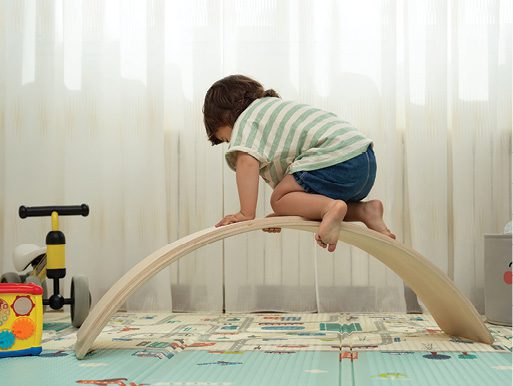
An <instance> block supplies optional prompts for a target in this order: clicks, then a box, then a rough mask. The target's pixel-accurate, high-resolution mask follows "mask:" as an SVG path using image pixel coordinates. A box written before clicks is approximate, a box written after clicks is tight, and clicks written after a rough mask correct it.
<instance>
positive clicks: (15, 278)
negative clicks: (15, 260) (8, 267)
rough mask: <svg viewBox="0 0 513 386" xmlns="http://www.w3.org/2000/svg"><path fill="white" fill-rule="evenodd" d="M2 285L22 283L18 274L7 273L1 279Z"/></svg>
mask: <svg viewBox="0 0 513 386" xmlns="http://www.w3.org/2000/svg"><path fill="white" fill-rule="evenodd" d="M0 282H2V283H21V277H20V275H18V274H17V273H16V272H6V273H4V274H3V275H2V278H1V279H0Z"/></svg>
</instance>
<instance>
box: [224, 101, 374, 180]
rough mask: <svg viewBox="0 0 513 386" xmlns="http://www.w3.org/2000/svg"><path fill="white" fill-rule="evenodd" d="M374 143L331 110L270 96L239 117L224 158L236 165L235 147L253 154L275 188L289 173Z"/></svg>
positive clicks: (358, 151) (339, 158) (349, 154)
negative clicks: (327, 110)
mask: <svg viewBox="0 0 513 386" xmlns="http://www.w3.org/2000/svg"><path fill="white" fill-rule="evenodd" d="M371 143H372V140H370V139H369V138H367V137H365V136H364V135H363V134H362V133H360V132H358V131H357V130H356V129H355V128H353V127H352V126H351V125H350V124H349V123H348V122H345V121H343V120H341V119H340V118H338V117H337V116H336V115H335V114H333V113H330V112H326V111H323V110H320V109H317V108H313V107H311V106H308V105H305V104H299V103H296V102H291V101H283V100H282V99H280V98H274V97H266V98H260V99H257V100H255V101H254V102H253V103H251V104H250V105H249V106H248V108H247V109H245V110H244V111H243V112H242V114H241V115H240V116H239V117H238V118H237V121H236V122H235V124H234V126H233V131H232V135H231V139H230V144H229V147H228V151H227V152H226V161H227V162H228V165H229V166H230V168H231V169H233V170H235V167H236V161H237V155H236V154H237V152H238V151H241V152H244V153H248V154H250V155H251V156H253V157H254V158H256V159H257V160H258V161H259V162H260V176H262V178H263V179H264V180H265V181H266V182H267V183H268V184H269V185H271V186H272V187H273V188H274V187H275V186H276V185H278V183H279V182H280V181H281V180H282V179H283V177H285V176H286V175H287V174H292V173H295V172H298V171H307V170H316V169H321V168H325V167H328V166H332V165H335V164H337V163H340V162H343V161H346V160H348V159H351V158H353V157H356V156H357V155H359V154H361V153H363V152H364V151H365V150H366V149H367V147H368V146H369V144H371Z"/></svg>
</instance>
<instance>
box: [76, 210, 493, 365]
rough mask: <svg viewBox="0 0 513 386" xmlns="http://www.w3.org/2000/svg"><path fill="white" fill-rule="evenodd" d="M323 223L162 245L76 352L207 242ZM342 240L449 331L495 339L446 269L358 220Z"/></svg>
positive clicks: (80, 338) (281, 224)
mask: <svg viewBox="0 0 513 386" xmlns="http://www.w3.org/2000/svg"><path fill="white" fill-rule="evenodd" d="M319 224H320V222H318V221H308V220H305V219H303V218H301V217H295V216H286V217H268V218H259V219H255V220H251V221H244V222H239V223H235V224H230V225H226V226H223V227H219V228H214V227H211V228H207V229H204V230H202V231H199V232H196V233H193V234H191V235H189V236H186V237H183V238H181V239H179V240H177V241H175V242H174V243H171V244H168V245H166V246H164V247H162V248H160V249H158V250H157V251H155V252H153V253H152V254H151V255H149V256H147V257H146V258H145V259H143V260H141V262H139V263H138V264H137V265H135V266H134V267H133V268H132V269H130V270H129V271H128V272H127V273H126V274H125V275H124V276H123V277H121V278H120V279H119V280H118V281H117V282H116V283H115V284H114V285H113V286H112V287H111V288H110V289H109V290H108V291H107V293H105V295H104V296H103V297H102V298H101V299H100V301H99V302H98V303H97V304H96V306H95V307H94V308H93V309H92V311H91V313H90V314H89V316H88V317H87V319H86V320H85V321H84V323H83V324H82V327H81V328H80V330H79V331H78V334H77V343H76V345H75V355H76V357H77V358H78V359H83V358H84V357H85V356H86V354H87V353H88V352H89V351H90V350H91V349H92V345H93V343H94V341H95V339H96V338H97V337H98V335H99V334H100V332H101V331H102V329H103V328H104V327H105V325H106V324H107V322H108V321H109V319H110V318H111V317H112V315H113V314H114V313H115V312H116V311H117V310H118V309H119V307H120V305H121V304H123V302H124V301H125V300H126V299H127V298H128V297H129V296H130V295H131V294H132V293H133V292H134V291H135V290H136V289H137V288H139V287H140V286H141V285H142V284H144V283H145V282H146V281H147V280H148V279H150V278H151V277H153V276H154V275H155V274H157V273H158V272H159V271H161V270H162V269H164V268H166V267H167V266H168V265H169V264H171V263H173V262H175V261H177V260H178V259H180V258H181V257H183V256H185V255H187V254H188V253H190V252H192V251H194V250H196V249H198V248H200V247H202V246H204V245H207V244H210V243H213V242H216V241H219V240H223V239H225V238H228V237H231V236H235V235H238V234H241V233H246V232H251V231H254V230H260V229H264V228H286V229H297V230H302V231H308V232H314V233H315V232H317V229H318V228H319ZM339 240H340V241H342V242H344V243H348V244H351V245H354V246H356V247H358V248H360V249H362V250H364V251H365V252H367V253H369V254H370V255H372V256H374V257H375V258H377V259H378V260H379V261H381V262H382V263H383V264H385V265H386V266H387V267H388V268H390V269H391V270H392V271H394V272H395V273H396V274H397V275H398V276H399V277H401V279H403V280H404V282H405V283H406V285H408V286H409V287H410V288H411V289H412V290H413V291H414V292H415V293H416V294H417V296H418V297H419V299H421V300H422V302H423V303H424V305H425V306H426V308H427V309H428V311H429V312H430V313H431V315H432V316H433V318H434V319H435V320H436V322H437V323H438V325H439V326H440V328H441V329H442V330H443V331H444V332H445V333H446V334H448V335H451V336H459V337H462V338H467V339H471V340H473V341H477V342H483V343H487V344H492V343H493V338H492V335H491V334H490V332H489V331H488V329H487V328H486V326H485V325H484V323H483V321H482V319H481V317H480V315H479V314H478V313H477V311H476V309H475V308H474V306H473V305H472V303H471V302H470V301H469V300H468V299H467V298H466V297H465V296H464V295H463V293H462V292H461V291H460V290H459V289H458V288H456V286H455V285H454V283H453V282H452V280H451V279H450V278H449V277H448V276H447V275H446V274H445V273H444V272H442V271H441V270H440V269H439V268H437V267H436V266H435V265H434V264H432V263H431V262H430V261H429V260H428V259H426V258H425V257H423V256H422V255H420V254H419V253H418V252H416V251H414V250H413V249H411V248H408V247H406V246H405V245H403V244H401V243H399V242H397V241H395V240H392V239H391V238H389V237H386V236H384V235H382V234H381V233H378V232H375V231H373V230H370V229H368V228H366V227H364V226H361V225H358V224H348V223H343V224H342V227H341V231H340V236H339Z"/></svg>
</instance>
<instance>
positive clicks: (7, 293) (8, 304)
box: [0, 283, 43, 358]
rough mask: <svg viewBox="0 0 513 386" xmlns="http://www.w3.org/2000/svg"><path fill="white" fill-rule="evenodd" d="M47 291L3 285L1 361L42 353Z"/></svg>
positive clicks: (0, 295) (32, 286) (0, 286)
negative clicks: (45, 294)
mask: <svg viewBox="0 0 513 386" xmlns="http://www.w3.org/2000/svg"><path fill="white" fill-rule="evenodd" d="M42 295H43V289H42V288H41V287H40V286H38V285H35V284H34V283H27V284H22V283H0V358H2V357H14V356H23V355H39V354H40V353H41V335H42V333H43V304H42V303H43V301H42Z"/></svg>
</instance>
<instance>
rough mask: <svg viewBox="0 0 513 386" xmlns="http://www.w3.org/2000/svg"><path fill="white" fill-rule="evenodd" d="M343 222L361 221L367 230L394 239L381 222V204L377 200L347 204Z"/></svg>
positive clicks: (383, 222)
mask: <svg viewBox="0 0 513 386" xmlns="http://www.w3.org/2000/svg"><path fill="white" fill-rule="evenodd" d="M344 221H361V222H363V223H364V224H365V225H367V227H368V228H369V229H372V230H375V231H377V232H380V233H383V234H384V235H385V236H388V237H391V238H393V239H395V235H394V234H393V233H392V232H390V229H388V227H387V225H386V224H385V221H383V203H382V202H381V201H379V200H370V201H361V202H350V203H348V204H347V214H346V217H345V218H344Z"/></svg>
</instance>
